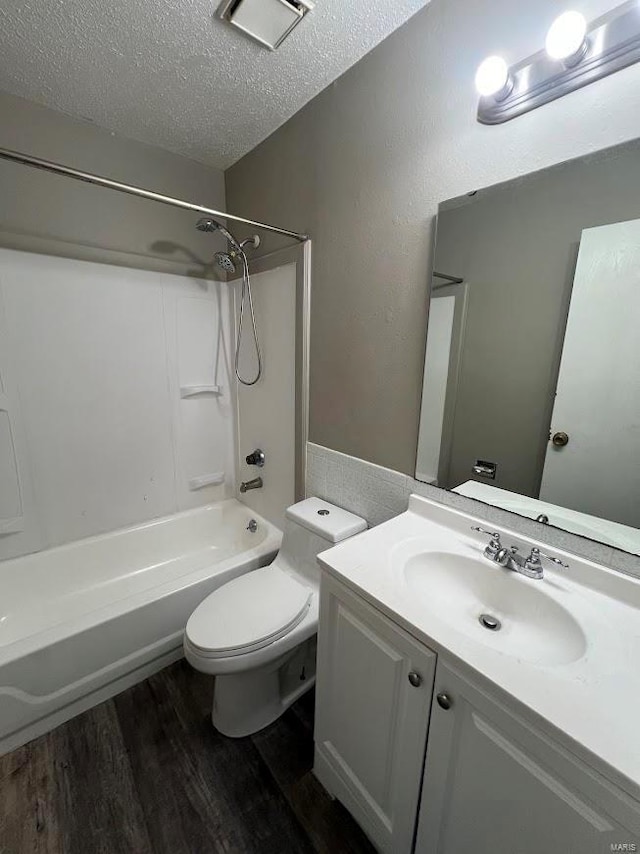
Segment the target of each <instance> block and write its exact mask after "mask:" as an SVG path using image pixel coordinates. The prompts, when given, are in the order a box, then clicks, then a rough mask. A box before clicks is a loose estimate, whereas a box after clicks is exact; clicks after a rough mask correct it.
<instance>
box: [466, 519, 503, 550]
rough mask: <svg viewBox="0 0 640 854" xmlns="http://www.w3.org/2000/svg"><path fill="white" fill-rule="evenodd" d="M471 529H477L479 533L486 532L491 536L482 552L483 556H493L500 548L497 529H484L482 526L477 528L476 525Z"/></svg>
mask: <svg viewBox="0 0 640 854" xmlns="http://www.w3.org/2000/svg"><path fill="white" fill-rule="evenodd" d="M471 530H472V531H479V532H480V533H481V534H486V535H487V536H488V537H491V540H490V541H489V544H488V546H487V547H486V548H485V550H484V554H485V557H490V558H494V557H495V556H496V555H497V554H498V552H499V551H500V549H501V548H502V543H501V542H500V534H499V533H498V532H497V531H485V529H484V528H478V527H477V525H474V526H473V527H472V528H471Z"/></svg>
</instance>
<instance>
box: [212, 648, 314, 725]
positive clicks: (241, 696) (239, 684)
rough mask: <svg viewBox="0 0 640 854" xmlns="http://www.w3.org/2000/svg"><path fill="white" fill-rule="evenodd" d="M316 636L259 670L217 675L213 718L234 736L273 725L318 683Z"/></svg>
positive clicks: (213, 721) (215, 722) (215, 723)
mask: <svg viewBox="0 0 640 854" xmlns="http://www.w3.org/2000/svg"><path fill="white" fill-rule="evenodd" d="M315 681H316V638H315V637H313V638H310V639H309V640H308V641H305V643H303V644H300V646H298V647H296V648H295V649H293V650H291V651H290V652H288V653H286V654H285V655H283V656H281V657H280V658H278V659H276V660H275V661H272V662H270V663H269V664H268V665H264V666H263V667H259V668H257V669H256V670H247V671H244V672H243V673H233V674H228V675H226V674H225V675H220V676H216V680H215V685H214V689H213V710H212V712H211V721H212V723H213V725H214V727H215V728H216V729H217V730H218V732H221V733H222V734H223V735H226V736H229V737H230V738H242V737H243V736H247V735H252V734H253V733H255V732H258V731H259V730H261V729H264V727H266V726H269V724H272V723H273V722H274V721H275V720H277V719H278V718H279V717H280V715H281V714H282V713H283V712H285V711H286V710H287V709H288V708H289V706H290V705H291V704H292V703H295V701H296V700H297V699H298V698H299V697H301V696H302V695H303V694H305V693H306V692H307V691H308V690H309V689H310V688H312V687H313V686H314V685H315Z"/></svg>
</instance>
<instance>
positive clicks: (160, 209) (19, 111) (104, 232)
mask: <svg viewBox="0 0 640 854" xmlns="http://www.w3.org/2000/svg"><path fill="white" fill-rule="evenodd" d="M0 146H1V147H3V148H12V149H17V150H19V151H24V152H26V153H28V154H33V155H35V156H37V157H43V158H45V159H47V160H54V161H57V162H60V163H63V164H64V165H67V166H73V167H75V168H77V169H81V170H84V171H87V172H94V173H97V174H99V175H104V176H105V177H108V178H114V179H116V180H119V181H122V182H124V183H129V184H135V185H138V186H142V187H144V188H146V189H150V190H157V191H158V192H160V193H164V194H167V195H171V196H177V197H181V198H185V199H187V200H190V201H194V202H198V203H202V204H204V205H207V206H211V207H214V208H216V209H222V210H224V205H225V196H224V176H223V173H222V172H221V171H220V170H218V169H213V168H212V167H208V166H204V165H202V164H200V163H195V162H194V161H192V160H188V159H187V158H185V157H180V156H178V155H175V154H170V153H168V152H166V151H162V150H161V149H160V148H155V147H153V146H150V145H145V144H143V143H139V142H133V141H131V140H127V139H122V138H120V137H117V136H115V135H114V134H112V133H110V132H109V131H106V130H104V129H102V128H98V127H96V126H95V125H93V124H91V123H90V122H82V121H77V120H75V119H72V118H69V117H68V116H65V115H63V114H61V113H57V112H55V111H53V110H50V109H47V108H46V107H41V106H39V105H37V104H33V103H31V102H29V101H25V100H23V99H21V98H16V97H13V96H11V95H7V94H4V93H0ZM196 220H197V215H196V214H190V213H188V212H185V211H179V210H176V209H172V208H168V207H165V206H164V205H160V204H157V203H155V202H149V201H144V200H141V199H136V198H133V197H131V196H125V195H123V194H121V193H116V192H113V191H110V190H106V189H101V188H98V187H92V186H90V185H88V184H83V183H80V182H78V181H73V180H71V179H69V178H61V177H57V176H54V175H50V174H47V173H45V172H41V171H39V170H35V169H31V168H27V167H25V166H21V165H18V164H14V163H9V162H7V161H4V160H0V245H3V246H8V247H11V248H14V249H24V250H28V251H39V252H45V253H50V254H55V255H64V256H68V257H70V258H80V259H83V260H90V261H104V262H108V263H115V264H124V265H126V266H130V267H140V268H146V269H151V270H167V271H170V272H183V273H186V272H189V271H191V270H193V271H194V272H199V273H200V274H201V273H202V261H208V260H209V259H210V258H211V256H212V253H213V251H214V250H215V249H217V248H219V247H220V246H221V245H222V243H221V242H219V238H217V237H216V238H213V239H212V237H211V236H205V235H202V234H201V233H200V232H196V231H195V229H194V224H195V222H196ZM212 241H214V242H212Z"/></svg>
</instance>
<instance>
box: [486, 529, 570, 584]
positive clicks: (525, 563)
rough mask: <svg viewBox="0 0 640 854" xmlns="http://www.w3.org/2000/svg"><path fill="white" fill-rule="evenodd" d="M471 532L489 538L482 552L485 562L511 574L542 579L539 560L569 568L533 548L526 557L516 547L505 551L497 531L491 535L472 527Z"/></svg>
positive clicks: (557, 559)
mask: <svg viewBox="0 0 640 854" xmlns="http://www.w3.org/2000/svg"><path fill="white" fill-rule="evenodd" d="M471 530H472V531H480V533H481V534H487V535H488V536H489V537H491V540H490V541H489V545H488V546H486V548H485V550H484V552H483V554H484V556H485V557H486V558H487V560H490V561H492V562H493V563H497V564H498V565H499V566H503V567H504V568H505V569H510V570H512V571H513V572H519V573H520V575H526V577H527V578H535V579H536V580H540V579H541V578H544V569H543V566H542V561H541V560H540V558H545V559H546V560H549V561H551V563H553V564H555V565H556V566H563V567H564V568H565V569H567V568H568V566H569V564H568V563H563V561H561V560H560V559H559V558H557V557H553V556H552V555H548V554H545V553H544V552H541V551H540V549H538V548H536V547H535V546H534V547H533V548H532V549H531V554H530V555H529V556H528V557H524V556H523V555H521V554H519V553H518V547H517V546H511V548H508V549H507V548H505V547H504V546H503V545H502V543H501V542H500V534H499V533H498V532H497V531H496V532H494V533H492V532H491V531H485V530H484V529H483V528H477V527H473V528H471Z"/></svg>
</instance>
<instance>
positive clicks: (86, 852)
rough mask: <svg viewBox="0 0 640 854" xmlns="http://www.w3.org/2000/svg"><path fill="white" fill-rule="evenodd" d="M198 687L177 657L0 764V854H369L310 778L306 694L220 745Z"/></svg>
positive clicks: (309, 701) (199, 678) (206, 682)
mask: <svg viewBox="0 0 640 854" xmlns="http://www.w3.org/2000/svg"><path fill="white" fill-rule="evenodd" d="M211 691H212V680H211V679H210V678H209V677H206V676H204V675H202V674H200V673H196V672H195V671H194V670H192V669H191V668H190V667H189V666H188V665H187V664H186V662H184V661H181V662H178V663H177V664H175V665H173V666H171V667H168V668H167V669H166V670H163V671H162V672H160V673H158V674H156V675H155V676H152V677H151V678H150V679H148V680H147V681H146V682H142V683H140V684H139V685H135V686H134V687H133V688H130V689H129V690H128V691H125V692H124V693H122V694H120V695H118V696H117V697H114V698H113V699H112V700H109V701H107V702H106V703H103V704H102V705H100V706H97V707H96V708H94V709H91V710H90V711H88V712H85V713H84V714H83V715H80V716H78V717H77V718H74V719H73V720H71V721H69V722H68V723H66V724H63V725H62V726H60V727H58V728H57V729H56V730H54V731H53V732H51V733H49V734H47V735H45V736H42V737H41V738H38V739H36V740H35V741H32V742H31V743H30V744H27V745H25V747H21V748H19V749H18V750H15V751H13V753H10V754H8V755H6V756H4V757H0V854H31V852H34V854H120V852H122V854H218V852H225V854H236V852H237V854H244V852H256V854H289V852H291V854H294V852H295V854H298V852H300V854H312V852H321V854H341V852H345V854H373V848H372V846H371V845H370V843H369V842H368V841H367V839H366V837H365V836H364V834H363V833H362V831H361V830H360V829H359V827H358V826H357V825H356V823H355V822H354V821H353V819H352V818H351V816H350V815H349V814H348V813H347V812H346V810H344V809H343V808H342V807H341V806H340V804H338V803H337V802H335V801H332V800H331V799H330V798H329V796H328V795H327V793H326V792H325V791H324V789H323V788H322V786H320V784H319V783H318V782H317V780H316V779H315V777H314V776H313V775H312V773H311V767H312V763H313V693H312V692H310V693H309V694H307V695H306V696H305V697H303V698H302V699H301V700H299V701H298V703H296V704H295V705H294V706H293V707H292V708H291V709H289V710H288V711H287V712H286V713H285V714H284V715H283V716H282V717H281V718H280V720H278V721H276V723H274V724H273V725H272V726H270V727H268V728H267V729H265V730H263V731H262V732H260V733H258V734H257V735H255V736H251V737H249V738H244V739H228V738H224V736H221V735H219V734H218V733H217V732H216V731H215V730H214V729H213V727H212V726H211V723H210V717H209V715H210V709H211Z"/></svg>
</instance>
